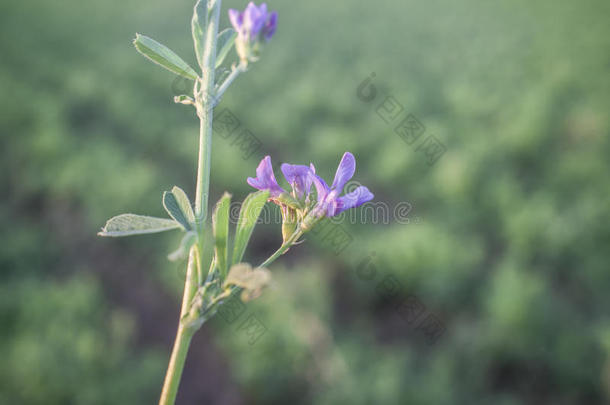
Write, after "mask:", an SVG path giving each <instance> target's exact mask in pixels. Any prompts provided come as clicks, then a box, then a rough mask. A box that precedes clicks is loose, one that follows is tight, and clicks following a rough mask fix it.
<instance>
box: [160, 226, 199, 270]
mask: <svg viewBox="0 0 610 405" xmlns="http://www.w3.org/2000/svg"><path fill="white" fill-rule="evenodd" d="M195 243H197V234H196V233H195V232H193V231H189V232H187V233H186V234H185V235H184V237H183V238H182V241H181V242H180V246H179V247H178V249H177V250H175V251H173V252H172V253H170V254H169V255H167V258H168V259H169V260H171V261H172V262H177V261H178V260H182V259H186V257H187V256H188V254H189V250H190V249H191V246H193V245H194V244H195Z"/></svg>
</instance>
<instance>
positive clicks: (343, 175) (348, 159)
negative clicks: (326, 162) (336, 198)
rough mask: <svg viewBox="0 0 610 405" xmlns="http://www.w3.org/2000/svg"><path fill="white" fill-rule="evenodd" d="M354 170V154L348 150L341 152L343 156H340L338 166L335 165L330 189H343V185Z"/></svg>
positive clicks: (352, 174)
mask: <svg viewBox="0 0 610 405" xmlns="http://www.w3.org/2000/svg"><path fill="white" fill-rule="evenodd" d="M355 171H356V159H355V158H354V155H352V154H351V153H349V152H345V153H344V154H343V158H341V162H340V163H339V167H337V172H336V173H335V179H334V180H333V184H332V186H330V187H331V188H332V189H337V190H339V193H340V192H341V190H343V186H345V183H347V182H348V181H349V180H350V179H351V178H352V177H353V176H354V172H355Z"/></svg>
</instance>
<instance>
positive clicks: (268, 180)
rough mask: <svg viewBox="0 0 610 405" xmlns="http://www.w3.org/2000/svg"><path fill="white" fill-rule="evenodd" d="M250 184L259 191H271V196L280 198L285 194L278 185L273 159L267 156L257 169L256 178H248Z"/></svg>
mask: <svg viewBox="0 0 610 405" xmlns="http://www.w3.org/2000/svg"><path fill="white" fill-rule="evenodd" d="M247 181H248V184H249V185H251V186H252V187H254V188H257V189H259V190H269V196H270V197H272V198H275V197H278V196H279V195H280V194H282V193H285V191H284V189H283V188H281V187H280V186H279V184H277V180H276V179H275V175H274V174H273V166H272V165H271V157H269V156H265V157H264V158H263V160H261V162H260V163H259V165H258V167H257V168H256V178H253V177H248V179H247Z"/></svg>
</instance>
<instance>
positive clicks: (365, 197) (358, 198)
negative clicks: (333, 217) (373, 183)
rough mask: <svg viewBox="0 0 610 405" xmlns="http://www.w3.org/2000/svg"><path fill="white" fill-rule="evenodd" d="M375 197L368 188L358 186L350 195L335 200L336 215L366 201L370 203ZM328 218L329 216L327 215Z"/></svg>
mask: <svg viewBox="0 0 610 405" xmlns="http://www.w3.org/2000/svg"><path fill="white" fill-rule="evenodd" d="M373 197H375V196H374V195H373V193H371V192H370V191H369V189H368V188H366V187H364V186H360V187H358V188H357V189H355V190H354V191H352V192H351V193H347V194H345V195H344V196H343V197H339V198H337V202H338V204H337V205H338V207H337V208H338V209H337V212H336V214H339V213H341V212H343V211H345V210H349V209H350V208H355V207H359V206H361V205H362V204H364V203H365V202H367V201H371V200H372V199H373ZM329 216H330V215H329Z"/></svg>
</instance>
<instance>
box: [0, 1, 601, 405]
mask: <svg viewBox="0 0 610 405" xmlns="http://www.w3.org/2000/svg"><path fill="white" fill-rule="evenodd" d="M244 4H245V3H244V2H235V1H227V2H224V3H223V7H224V11H223V17H222V25H223V26H227V25H228V19H227V18H226V9H227V8H229V7H242V6H243V5H244ZM192 5H193V4H192V2H190V1H180V2H167V1H166V2H161V1H157V0H153V1H147V2H143V1H135V0H124V1H120V2H119V1H114V0H111V1H106V2H80V1H75V0H64V1H61V2H55V3H53V2H43V1H39V0H34V1H31V2H2V3H1V4H0V54H1V55H2V56H1V62H0V88H1V89H2V95H1V96H0V132H1V136H2V147H1V148H0V173H2V175H1V176H0V187H1V189H2V190H3V191H4V193H5V196H4V197H3V198H2V199H0V224H1V226H0V241H1V242H2V243H0V270H1V271H0V280H1V282H0V359H2V361H0V404H110V403H112V404H147V403H155V401H157V398H158V395H159V392H160V389H161V383H162V380H163V376H164V373H165V367H166V365H167V361H168V358H169V353H170V349H171V344H172V341H173V337H174V332H175V327H176V322H177V317H178V313H179V298H180V297H179V296H180V291H181V288H182V280H181V277H183V264H179V265H177V264H173V263H170V262H168V261H167V259H166V255H167V253H169V252H170V251H171V250H173V248H174V247H175V245H177V244H178V242H179V239H180V235H178V234H167V235H165V234H162V235H152V236H142V237H138V238H129V239H121V240H107V239H101V238H98V237H97V236H96V232H97V230H98V229H99V227H100V226H102V225H103V223H104V221H105V220H106V219H107V218H109V217H110V216H113V215H116V214H119V213H122V212H136V213H142V214H148V215H155V216H163V215H164V213H163V207H162V205H161V193H162V192H163V190H168V189H170V188H171V187H172V186H173V185H178V186H180V187H182V188H184V189H185V190H186V191H187V193H188V194H189V195H194V183H195V164H196V147H197V129H198V128H197V126H198V123H197V121H196V119H195V116H194V114H193V111H192V110H191V109H190V108H189V107H187V106H181V105H175V104H174V103H173V102H172V97H173V95H175V94H174V93H175V92H176V90H177V88H178V87H179V83H176V82H175V81H174V77H172V75H171V73H168V72H166V71H164V70H162V69H160V68H158V67H156V66H153V65H151V64H150V63H148V62H147V61H146V60H144V58H142V57H141V56H140V55H138V54H137V53H136V52H135V50H134V49H133V47H132V44H131V40H132V39H133V37H134V33H135V32H140V33H143V34H146V35H150V36H151V37H153V38H155V39H158V40H160V41H161V42H163V43H165V44H167V45H168V46H170V47H172V48H173V49H175V50H176V51H177V52H178V53H179V54H180V55H181V56H183V57H184V58H185V59H186V60H188V61H189V62H191V63H192V62H194V56H193V51H192V47H191V42H190V25H189V21H190V15H191V10H192ZM269 6H270V7H271V8H272V9H277V10H278V11H279V27H278V31H277V33H276V35H275V37H274V38H273V40H272V41H271V42H270V43H269V45H268V46H267V47H266V49H265V51H264V53H263V57H262V59H261V61H260V62H258V63H256V64H255V65H254V66H252V69H251V70H250V72H248V73H247V74H246V75H243V76H242V77H240V78H239V79H238V80H237V82H236V83H235V84H234V85H233V86H232V87H231V89H230V90H229V92H228V93H227V95H226V97H225V99H224V100H223V101H222V103H221V105H220V106H219V107H217V108H218V109H219V110H218V111H220V110H221V109H225V108H227V109H229V110H230V111H231V112H232V113H233V114H235V116H236V117H238V118H239V120H240V121H241V123H242V125H243V126H244V127H245V128H248V129H249V130H251V131H252V133H254V134H255V135H256V136H257V137H258V139H260V141H261V142H262V147H261V149H260V150H259V151H258V152H257V153H255V154H253V155H252V156H251V157H249V158H248V159H243V157H242V151H241V150H240V149H239V147H237V146H236V145H235V144H232V142H231V141H230V140H225V139H223V138H220V137H217V138H216V139H215V141H214V142H215V143H214V152H213V160H212V170H213V171H212V184H211V198H210V200H211V201H215V200H216V199H218V198H219V197H220V195H221V194H222V193H223V192H224V191H225V190H229V191H230V192H232V193H233V194H234V200H238V201H240V200H242V199H243V198H244V197H245V195H246V194H247V193H248V192H250V188H249V186H248V185H247V184H246V181H245V179H246V177H248V176H251V175H253V174H254V170H255V168H256V165H257V164H258V159H260V158H261V157H262V155H263V154H270V155H271V156H272V158H273V161H274V164H275V165H277V166H278V168H279V164H280V163H281V162H294V163H308V162H310V161H313V162H314V163H315V164H316V167H317V169H318V172H319V173H322V175H323V176H324V177H325V178H327V179H331V178H332V174H333V173H334V170H335V167H336V164H337V163H338V161H339V159H340V156H341V155H342V154H343V152H344V151H346V150H349V151H351V152H353V153H354V154H355V155H356V158H357V162H358V168H357V171H356V176H355V180H357V181H359V182H361V183H362V184H365V185H367V186H368V187H369V188H370V189H371V191H373V193H375V195H376V201H377V202H384V203H386V204H388V206H389V207H391V208H394V207H396V206H397V204H399V203H401V202H405V203H408V204H410V205H411V207H412V209H411V211H410V212H409V219H410V221H409V223H408V224H406V223H398V222H397V221H395V218H393V220H392V221H390V223H388V224H383V223H381V224H372V223H365V224H351V223H349V221H347V222H346V223H343V224H341V227H342V229H344V230H346V232H347V233H348V234H349V235H350V240H351V243H349V245H348V246H347V247H346V248H345V249H344V250H342V251H341V252H339V253H338V254H336V252H335V251H333V247H332V246H329V244H328V243H325V242H324V241H323V239H324V238H323V237H322V236H320V237H315V236H313V235H312V236H311V237H310V238H309V239H313V240H310V241H308V243H305V244H303V245H301V246H299V247H297V248H293V249H291V252H289V254H288V255H286V256H285V257H284V258H282V259H281V260H279V261H278V262H276V264H274V265H273V266H272V270H273V273H274V281H275V284H274V286H273V287H272V288H270V289H269V290H267V291H266V292H265V294H263V296H262V297H261V298H260V299H258V300H256V301H254V302H252V303H248V305H247V307H246V309H245V310H244V312H243V313H242V314H241V315H240V317H239V318H238V319H237V320H235V321H227V320H226V319H223V318H222V317H217V318H215V319H214V320H213V321H212V322H210V323H209V324H207V325H205V326H204V328H203V330H202V331H201V332H200V333H199V334H198V335H197V336H196V338H195V339H194V341H193V345H192V348H191V354H190V358H189V360H188V362H187V366H186V370H185V374H184V378H183V382H182V385H181V391H180V393H179V396H178V403H179V404H195V403H197V404H202V403H206V404H208V403H209V404H276V403H277V404H286V403H291V404H309V403H314V404H345V403H350V404H469V405H470V404H500V405H513V404H560V405H563V404H605V403H608V402H609V401H610V317H609V315H608V314H609V312H608V311H609V309H610V294H608V292H609V291H610V268H609V267H610V266H609V263H610V260H609V259H610V253H608V252H609V250H608V246H609V244H610V210H609V209H608V208H609V207H610V178H609V173H610V164H609V162H610V159H609V158H608V156H610V142H609V140H608V135H610V120H609V115H608V111H609V110H610V74H609V73H610V26H609V25H608V21H609V18H610V3H609V2H608V1H605V0H586V1H584V2H569V1H565V0H564V1H560V2H556V1H550V0H543V1H538V2H526V1H521V0H516V1H508V0H500V1H497V2H485V1H481V0H465V1H461V2H452V1H449V0H432V1H429V2H411V1H409V2H398V1H389V0H381V1H378V2H335V3H332V2H323V1H318V0H314V1H309V2H289V1H275V2H271V3H269ZM373 72H374V75H375V77H374V78H373V81H372V82H371V83H372V85H373V86H375V89H376V91H377V93H376V97H375V98H374V100H372V101H370V102H365V101H363V100H362V97H359V96H358V92H357V89H358V86H359V85H360V84H361V83H362V82H363V80H365V79H366V78H367V77H370V76H369V75H371V73H373ZM369 89H370V88H369ZM387 97H393V98H392V100H395V101H397V102H398V103H400V105H401V107H402V110H401V115H399V117H398V118H396V120H394V121H392V122H391V123H386V122H384V120H383V119H382V118H381V117H380V115H379V114H378V109H379V108H380V105H383V104H382V103H383V102H384V101H387ZM407 114H413V116H415V117H416V118H417V119H418V120H419V121H420V122H421V123H422V124H423V125H424V126H425V131H426V132H425V133H424V135H423V138H422V139H424V138H426V137H427V136H429V135H434V136H435V138H436V139H437V140H439V141H440V142H442V144H443V145H444V147H446V152H445V153H444V154H443V155H442V156H441V157H440V158H439V160H438V161H437V162H436V163H435V164H433V165H429V164H428V161H427V158H426V155H425V154H424V153H422V151H421V150H419V151H418V150H417V146H416V145H408V144H407V143H405V142H404V141H403V140H402V139H401V138H400V137H399V136H397V135H396V133H395V132H394V128H395V126H396V125H397V124H398V123H399V122H400V120H401V119H402V118H404V117H405V116H406V115H407ZM278 173H279V171H278ZM403 222H404V221H403ZM254 237H255V238H256V241H255V243H254V245H253V246H252V247H251V248H250V250H249V251H248V252H247V253H246V255H247V256H246V257H247V259H249V260H250V261H252V262H255V263H258V262H260V261H261V260H262V259H264V258H265V257H266V256H268V255H269V254H270V253H271V252H272V251H273V250H275V248H277V246H278V245H279V243H280V242H281V240H280V239H281V236H280V226H279V225H278V224H263V225H260V226H258V227H257V229H256V230H255V236H254ZM365 273H366V274H367V275H368V276H366V277H363V274H365ZM405 302H406V303H417V304H416V306H415V307H416V308H419V309H420V310H418V311H415V312H414V309H413V308H414V307H412V306H411V307H408V308H407V309H408V311H407V312H405ZM401 308H402V310H401ZM422 311H423V312H422ZM416 313H417V314H419V313H424V315H422V316H425V314H432V315H434V316H436V317H437V319H438V320H439V321H440V324H441V326H442V328H444V329H443V333H442V334H441V335H440V336H439V337H438V339H436V340H434V339H430V337H429V336H428V335H429V334H428V332H429V331H428V330H427V329H426V328H425V327H422V326H421V324H420V323H419V320H417V321H416V320H414V319H412V317H411V318H410V317H409V316H411V315H413V317H414V314H416ZM405 314H408V315H409V316H407V317H406V318H405ZM250 316H254V317H256V319H258V320H259V321H260V322H261V323H262V324H263V325H264V326H265V328H266V329H265V330H266V331H265V333H264V334H263V335H262V336H260V338H257V339H253V338H252V336H250V335H249V334H248V333H247V330H246V329H244V327H243V326H242V325H243V322H245V320H247V319H249V317H250ZM418 319H419V318H418ZM253 340H255V341H254V342H253Z"/></svg>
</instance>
